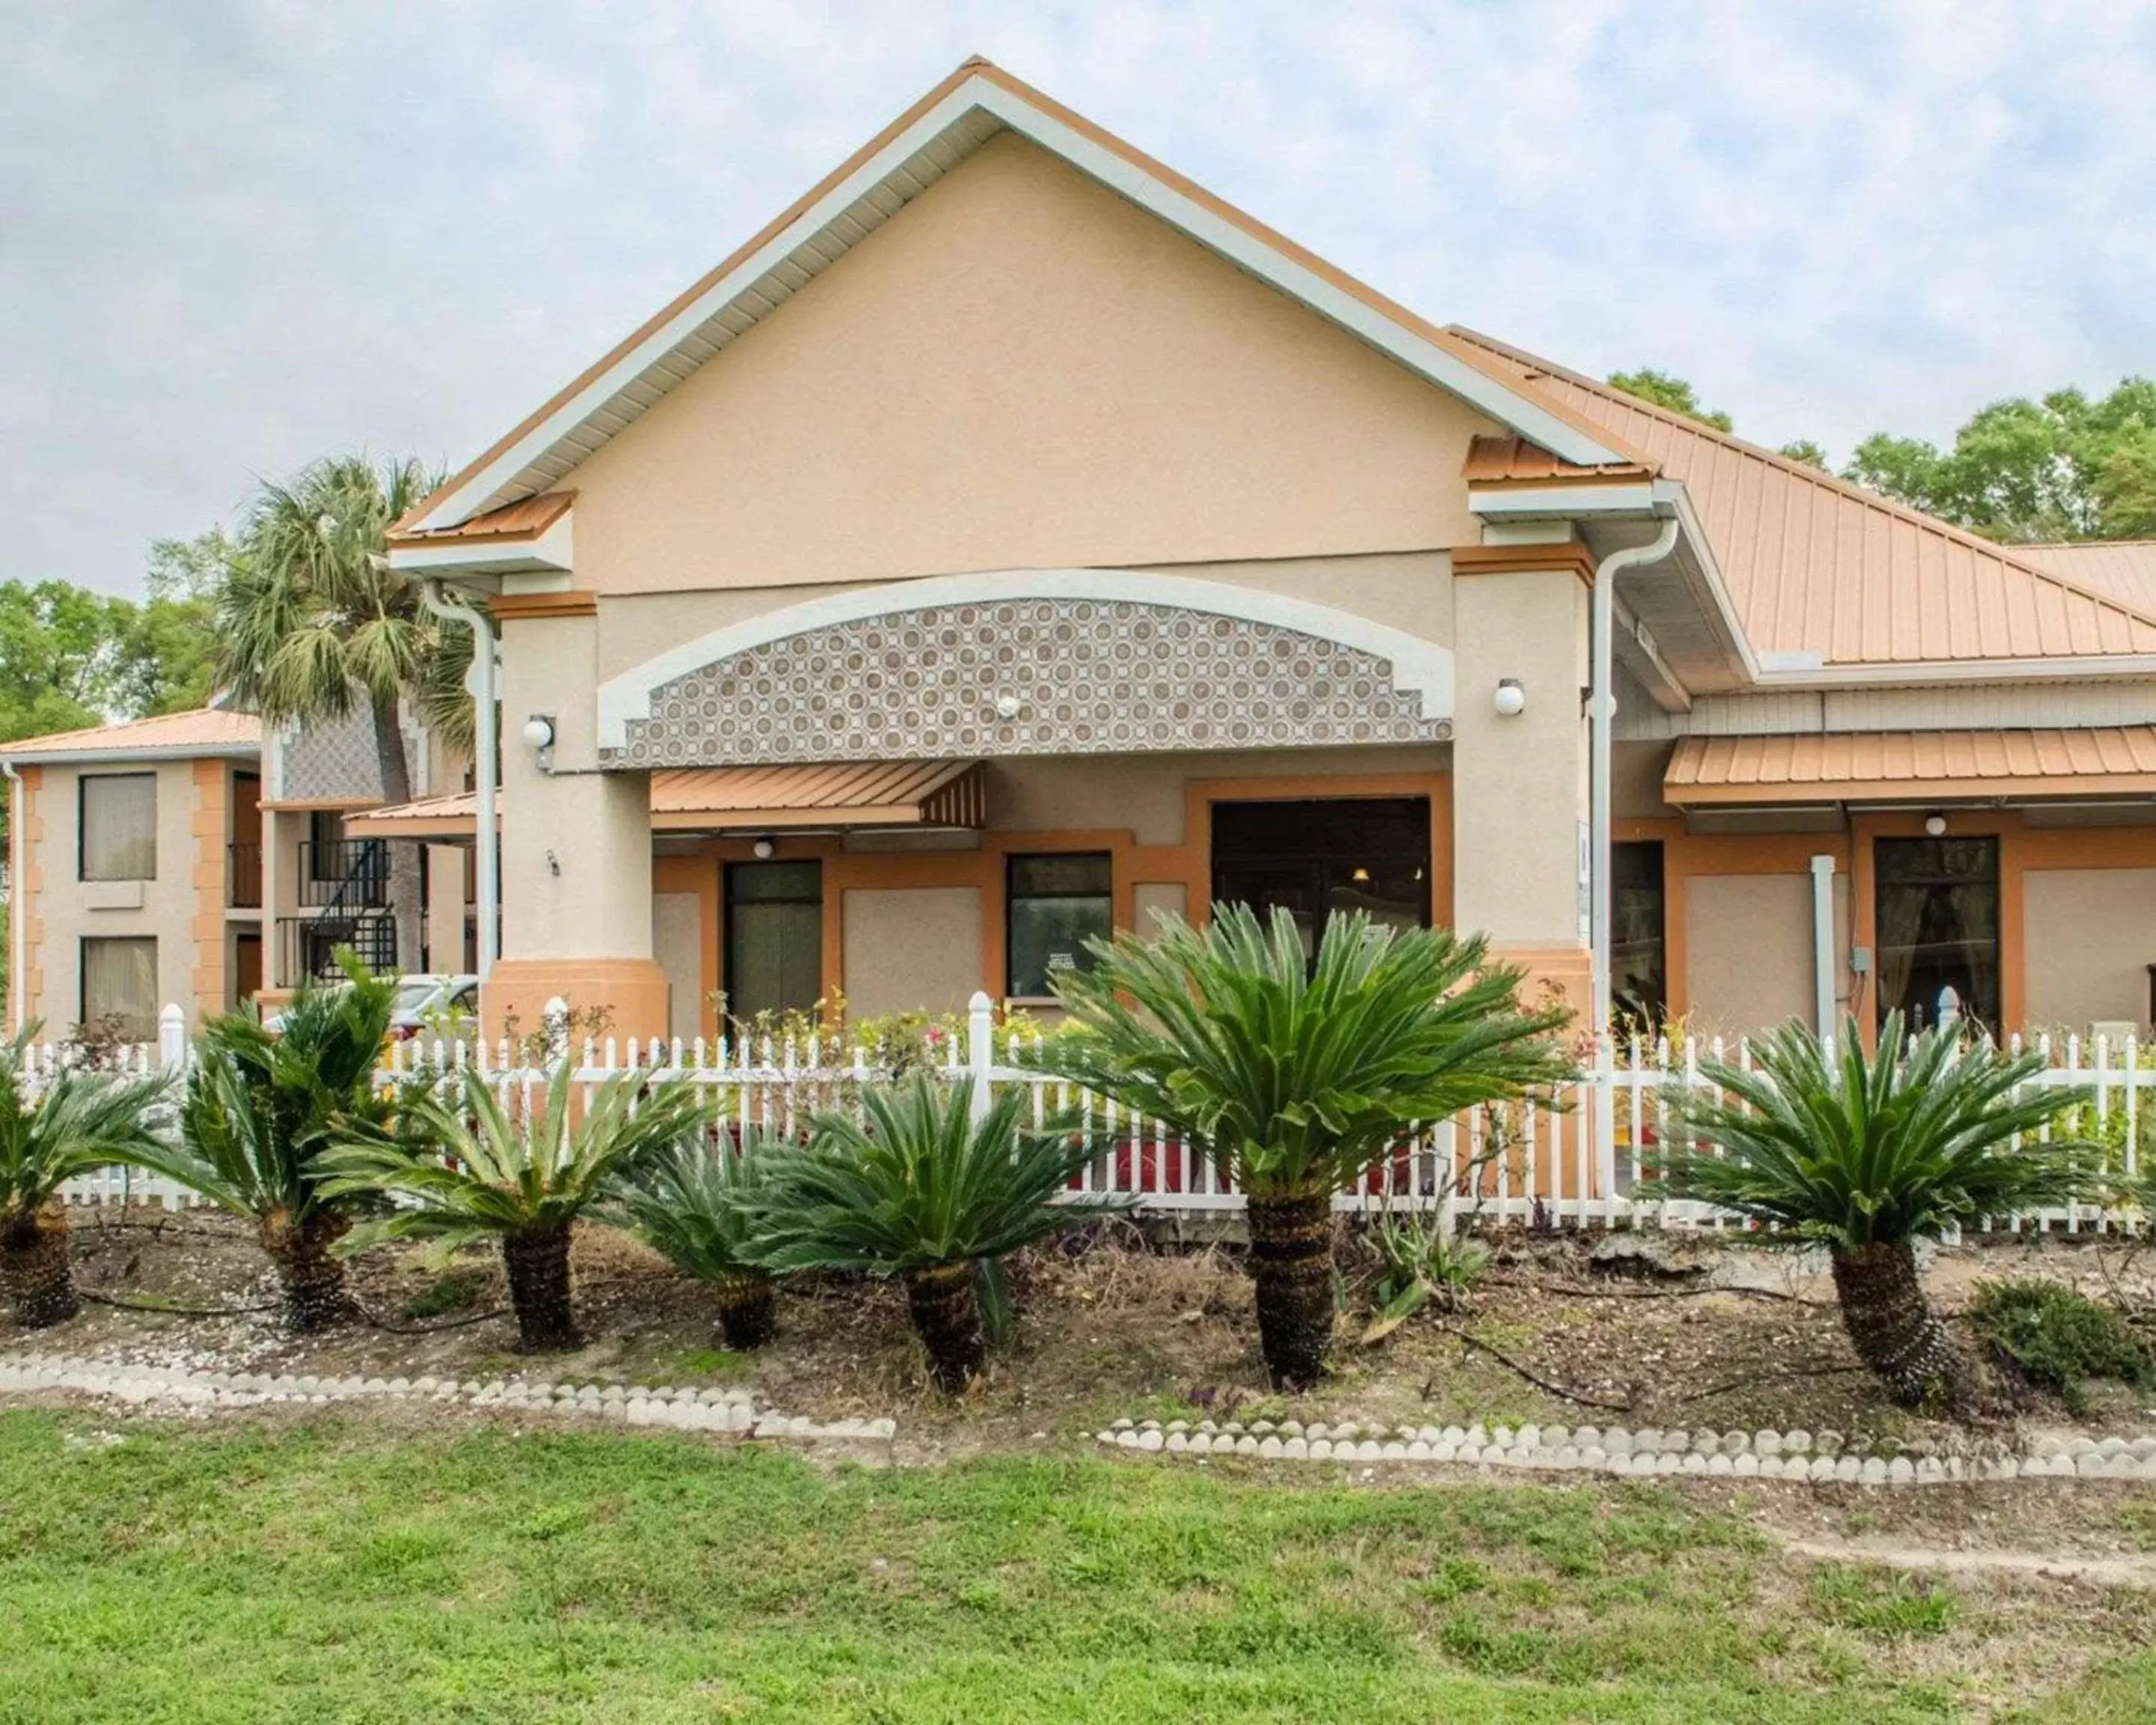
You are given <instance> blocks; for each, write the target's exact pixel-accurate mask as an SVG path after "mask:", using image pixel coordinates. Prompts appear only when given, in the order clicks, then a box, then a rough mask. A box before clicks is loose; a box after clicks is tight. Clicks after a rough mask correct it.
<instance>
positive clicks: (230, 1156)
mask: <svg viewBox="0 0 2156 1725" xmlns="http://www.w3.org/2000/svg"><path fill="white" fill-rule="evenodd" d="M338 962H339V963H340V964H341V965H342V967H343V968H344V972H345V981H344V982H342V983H336V984H331V985H326V986H321V985H308V986H305V987H303V988H301V989H300V993H299V994H298V996H297V997H296V998H295V999H294V1000H293V1003H292V1005H291V1009H290V1011H289V1012H288V1013H287V1014H285V1023H284V1028H283V1029H282V1031H281V1032H280V1034H275V1035H273V1034H270V1033H269V1031H268V1030H265V1029H264V1028H263V1027H262V1024H261V1023H260V1021H259V1019H256V1018H255V1017H254V1015H253V1014H251V1013H247V1012H236V1013H227V1014H224V1015H223V1017H221V1018H215V1019H210V1020H209V1021H208V1023H207V1024H204V1025H203V1033H202V1038H201V1041H200V1045H199V1053H198V1060H197V1063H196V1066H195V1070H194V1071H193V1073H192V1074H190V1075H189V1076H188V1080H187V1094H186V1096H185V1097H184V1098H183V1100H182V1102H181V1104H180V1137H179V1142H177V1143H176V1144H172V1143H163V1142H157V1143H153V1144H149V1145H146V1146H142V1147H138V1148H137V1149H136V1150H135V1151H134V1152H132V1153H131V1154H130V1155H129V1156H128V1157H127V1158H126V1160H128V1161H130V1162H131V1163H134V1164H136V1166H137V1167H141V1168H148V1169H150V1170H151V1172H153V1173H161V1174H163V1175H165V1176H166V1177H167V1178H169V1179H172V1180H175V1181H177V1182H178V1183H180V1184H181V1185H182V1186H185V1187H187V1189H189V1190H190V1191H193V1192H196V1193H198V1194H201V1195H202V1196H203V1197H204V1198H206V1199H209V1200H210V1202H211V1203H213V1204H217V1205H218V1206H219V1207H220V1208H222V1209H226V1210H228V1211H230V1212H231V1213H232V1214H234V1215H238V1216H244V1217H245V1218H247V1219H249V1220H250V1221H252V1222H253V1223H254V1226H255V1230H256V1235H257V1237H258V1238H259V1240H260V1241H261V1243H262V1249H263V1250H264V1251H266V1252H267V1253H269V1257H270V1260H271V1262H273V1263H274V1264H275V1266H276V1267H277V1273H278V1276H279V1279H280V1281H282V1283H283V1284H284V1290H285V1319H286V1322H288V1323H289V1324H290V1326H291V1327H292V1328H294V1329H295V1330H299V1331H302V1332H305V1331H311V1330H319V1329H322V1328H324V1327H327V1326H328V1325H330V1324H332V1323H335V1322H337V1321H338V1320H339V1319H340V1318H341V1317H343V1316H344V1315H345V1313H346V1309H347V1306H348V1303H349V1302H348V1301H347V1300H346V1296H345V1287H344V1266H343V1265H342V1264H341V1263H340V1262H339V1261H338V1260H336V1258H335V1257H334V1256H333V1255H331V1250H330V1248H331V1246H332V1245H335V1244H336V1241H337V1240H338V1239H339V1238H340V1237H341V1235H343V1234H344V1232H345V1230H346V1229H348V1228H349V1227H351V1225H352V1205H351V1204H349V1203H346V1202H345V1201H343V1200H341V1199H340V1198H339V1197H338V1195H337V1194H332V1193H331V1192H329V1191H327V1190H326V1189H325V1187H324V1185H323V1175H322V1168H321V1152H322V1149H323V1147H324V1145H325V1143H326V1140H327V1137H328V1134H329V1132H330V1129H331V1127H332V1125H335V1124H339V1123H341V1122H350V1121H354V1120H359V1121H369V1120H372V1121H381V1120H386V1119H388V1117H389V1113H390V1108H391V1103H390V1101H389V1099H388V1096H385V1095H382V1094H378V1093H377V1091H376V1090H375V1088H374V1074H375V1070H376V1066H377V1063H378V1062H379V1060H380V1059H381V1052H382V1038H383V1037H384V1036H386V1035H387V1034H388V1029H389V1016H390V1012H391V1009H392V1008H393V1004H394V1003H395V1000H396V998H397V985H396V982H395V980H394V978H388V977H377V976H374V975H372V974H370V973H368V971H367V968H366V967H365V966H364V965H362V964H361V963H359V962H358V960H357V959H356V958H354V957H352V954H351V952H349V951H346V952H340V953H339V954H338Z"/></svg>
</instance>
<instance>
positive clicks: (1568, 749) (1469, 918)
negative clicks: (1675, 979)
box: [1452, 546, 1592, 1025]
mask: <svg viewBox="0 0 2156 1725" xmlns="http://www.w3.org/2000/svg"><path fill="white" fill-rule="evenodd" d="M1551 550H1552V552H1553V558H1552V561H1553V562H1562V563H1569V562H1573V559H1572V558H1571V557H1568V556H1566V555H1565V554H1564V548H1563V547H1555V546H1553V547H1551ZM1588 598H1589V592H1588V588H1587V585H1586V583H1584V582H1583V581H1582V580H1581V578H1580V575H1579V572H1578V568H1576V567H1553V568H1551V569H1548V570H1537V569H1532V568H1526V569H1522V568H1504V569H1501V570H1494V571H1491V572H1488V573H1475V574H1465V573H1462V574H1460V575H1458V576H1457V577H1456V578H1455V580H1454V583H1453V628H1454V644H1453V650H1454V654H1455V665H1456V667H1457V673H1458V684H1457V696H1456V706H1455V715H1454V718H1453V745H1452V775H1453V780H1452V782H1453V849H1454V856H1453V870H1454V874H1453V882H1454V885H1453V895H1454V897H1453V902H1454V906H1455V909H1454V919H1453V920H1454V923H1455V927H1458V928H1459V929H1460V930H1461V932H1466V933H1474V932H1481V933H1485V934H1487V935H1488V936H1489V937H1490V942H1491V947H1493V948H1494V949H1495V950H1496V952H1498V953H1499V954H1500V955H1501V956H1502V957H1506V958H1507V959H1508V960H1510V961H1511V962H1512V963H1516V964H1519V965H1522V966H1524V967H1525V968H1526V969H1527V972H1528V973H1529V978H1530V993H1531V995H1532V990H1533V988H1534V987H1535V986H1536V985H1537V984H1538V983H1540V982H1542V981H1543V979H1545V978H1547V979H1548V980H1549V981H1552V982H1554V983H1556V984H1557V986H1558V988H1562V989H1563V992H1564V995H1565V999H1566V1003H1567V1004H1568V1005H1570V1006H1571V1007H1572V1008H1573V1010H1574V1011H1575V1012H1576V1013H1578V1014H1579V1015H1580V1018H1579V1022H1580V1023H1581V1024H1583V1025H1584V1023H1585V1021H1586V1015H1587V1013H1588V1009H1589V990H1590V987H1591V982H1592V954H1591V952H1590V951H1589V931H1588V926H1587V902H1586V900H1585V897H1584V891H1585V886H1584V880H1583V878H1582V875H1581V872H1580V870H1581V863H1582V860H1583V856H1584V850H1585V846H1586V843H1587V840H1586V831H1587V818H1588V803H1587V797H1588V755H1587V721H1586V719H1585V717H1584V715H1583V713H1582V711H1581V696H1580V691H1582V689H1584V687H1585V686H1586V684H1587V680H1588V628H1589V613H1588ZM1507 678H1511V679H1514V680H1517V681H1518V683H1519V685H1520V688H1521V691H1522V694H1523V696H1525V699H1526V705H1525V706H1524V707H1523V708H1522V710H1521V711H1519V712H1517V713H1515V714H1512V715H1510V716H1507V715H1505V714H1502V713H1500V712H1499V711H1497V709H1496V702H1495V697H1496V692H1497V687H1498V685H1499V683H1500V682H1501V681H1502V680H1505V679H1507Z"/></svg>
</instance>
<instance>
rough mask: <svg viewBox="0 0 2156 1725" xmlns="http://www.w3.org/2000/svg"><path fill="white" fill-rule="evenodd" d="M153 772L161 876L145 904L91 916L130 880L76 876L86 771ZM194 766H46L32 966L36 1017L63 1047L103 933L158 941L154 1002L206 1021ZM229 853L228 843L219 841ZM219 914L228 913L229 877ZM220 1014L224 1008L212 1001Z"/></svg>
mask: <svg viewBox="0 0 2156 1725" xmlns="http://www.w3.org/2000/svg"><path fill="white" fill-rule="evenodd" d="M131 772H154V773H156V775H157V878H156V879H155V880H145V881H142V882H141V883H139V884H140V886H141V904H140V905H139V906H115V907H112V908H105V909H92V908H91V903H92V901H93V900H95V899H99V898H103V899H105V900H107V901H110V899H112V898H114V897H125V896H131V893H130V892H129V891H128V889H129V888H131V886H134V885H135V884H136V883H132V882H127V883H121V882H86V881H83V880H78V879H77V878H76V874H77V860H76V859H77V850H76V839H77V831H76V829H77V824H78V822H79V820H80V809H81V803H80V798H79V795H78V793H77V789H76V787H77V784H78V783H79V782H80V778H82V776H83V775H84V774H85V773H93V774H94V773H131ZM198 798H199V793H198V792H197V790H196V788H195V783H194V762H192V761H162V762H156V763H154V764H145V765H143V766H140V767H132V766H128V765H126V764H125V763H122V762H114V763H112V764H110V765H109V766H95V767H82V768H77V767H48V768H44V769H43V780H42V783H40V784H39V786H38V798H37V812H38V817H39V819H40V821H41V823H42V825H43V829H44V830H43V833H42V834H41V836H40V839H39V842H38V846H37V853H38V854H37V868H38V921H39V925H40V927H39V934H38V950H37V952H35V953H34V954H33V955H32V958H31V965H30V968H32V969H33V971H36V972H38V973H41V983H42V985H41V987H40V989H39V991H38V995H37V998H36V999H34V1000H33V1002H32V1003H31V1005H30V1015H31V1016H32V1017H33V1018H41V1019H44V1024H45V1034H46V1035H47V1036H49V1037H51V1038H54V1039H58V1038H59V1037H62V1036H64V1035H65V1034H67V1033H68V1032H69V1031H70V1030H71V1029H73V1028H74V1026H75V1025H76V1024H78V1023H80V1021H81V1018H82V942H83V940H84V938H85V937H92V936H100V935H116V936H145V935H146V936H151V937H154V938H155V939H156V941H157V1004H158V1006H159V1007H160V1008H162V1007H163V1006H165V1005H166V1004H168V1003H171V1002H173V1001H177V1002H178V1003H179V1004H180V1005H182V1006H183V1007H185V1008H186V1009H187V1012H188V1019H189V1023H190V1024H193V1023H196V1022H198V1021H199V1019H200V1012H199V1010H198V1003H197V1001H196V999H195V965H196V962H197V952H196V942H195V937H194V922H195V916H196V914H197V912H198V909H199V908H200V906H198V901H197V891H198V890H197V887H196V885H195V866H196V863H197V860H198V852H197V848H196V839H195V834H194V819H195V810H196V805H197V803H198ZM218 854H219V855H220V857H221V856H222V855H223V840H222V839H219V840H218ZM218 880H219V882H220V885H219V888H218V892H217V894H216V909H217V911H218V914H219V916H222V914H223V888H222V880H223V876H222V875H221V874H220V875H219V876H218ZM115 889H116V890H115ZM213 1004H216V1005H218V1006H221V1005H222V1004H223V1003H222V1002H221V1001H219V1002H217V1003H213Z"/></svg>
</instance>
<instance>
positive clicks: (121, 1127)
mask: <svg viewBox="0 0 2156 1725" xmlns="http://www.w3.org/2000/svg"><path fill="white" fill-rule="evenodd" d="M37 1032H38V1026H37V1025H36V1024H30V1025H28V1026H27V1027H25V1029H23V1033H22V1034H21V1035H19V1036H18V1037H17V1038H16V1039H15V1040H13V1042H10V1043H7V1044H5V1045H0V1291H4V1292H5V1293H6V1295H7V1296H8V1305H9V1307H11V1309H12V1311H13V1316H14V1319H15V1322H17V1323H18V1324H20V1325H22V1326H23V1328H24V1329H40V1328H43V1327H44V1326H46V1325H48V1324H56V1323H60V1322H64V1320H66V1319H68V1318H70V1317H74V1315H75V1313H77V1312H80V1311H81V1310H82V1301H81V1298H80V1296H78V1295H77V1294H76V1292H75V1291H74V1276H73V1275H72V1274H71V1273H70V1272H69V1267H68V1219H67V1211H66V1209H65V1208H64V1206H63V1205H62V1204H61V1203H60V1197H59V1194H60V1187H61V1185H62V1183H64V1182H65V1181H68V1180H71V1179H74V1178H75V1177H76V1176H77V1175H79V1174H86V1173H91V1172H93V1171H94V1170H95V1169H98V1168H109V1167H110V1166H111V1165H112V1164H113V1163H123V1162H128V1161H131V1160H132V1159H134V1158H135V1157H136V1154H137V1153H140V1152H141V1150H143V1149H144V1148H145V1147H149V1148H152V1149H154V1148H155V1147H156V1145H157V1137H156V1134H155V1132H154V1131H153V1130H152V1128H151V1123H150V1119H149V1111H150V1110H151V1108H152V1107H153V1106H155V1105H156V1103H157V1099H158V1098H159V1097H160V1096H162V1095H163V1094H164V1092H165V1088H166V1084H167V1080H166V1079H164V1078H162V1077H151V1078H123V1077H121V1076H119V1075H118V1074H116V1073H110V1072H89V1071H65V1072H59V1073H56V1074H54V1076H52V1077H50V1078H49V1079H48V1080H47V1081H46V1082H45V1084H44V1088H43V1089H42V1090H40V1091H37V1092H35V1093H34V1094H33V1092H32V1091H31V1089H30V1087H29V1086H28V1085H27V1084H26V1083H25V1081H24V1077H23V1050H24V1049H25V1048H26V1047H27V1046H28V1045H29V1043H30V1041H31V1040H32V1039H33V1037H35V1036H36V1034H37Z"/></svg>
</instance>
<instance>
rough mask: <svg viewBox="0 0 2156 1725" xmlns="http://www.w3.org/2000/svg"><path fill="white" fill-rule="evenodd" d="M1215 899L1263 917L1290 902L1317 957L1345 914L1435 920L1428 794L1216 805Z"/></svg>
mask: <svg viewBox="0 0 2156 1725" xmlns="http://www.w3.org/2000/svg"><path fill="white" fill-rule="evenodd" d="M1212 886H1213V902H1214V903H1215V904H1235V903H1242V904H1246V905H1249V906H1250V907H1251V908H1252V909H1253V910H1255V911H1256V912H1257V913H1258V915H1259V916H1260V918H1261V919H1270V916H1271V915H1272V912H1273V910H1274V908H1275V907H1276V906H1286V908H1287V910H1288V911H1289V912H1290V913H1291V915H1292V916H1294V918H1295V920H1296V926H1297V927H1299V928H1300V929H1301V932H1302V944H1303V948H1304V950H1305V951H1306V952H1309V953H1311V954H1312V956H1313V957H1314V956H1315V955H1316V953H1317V943H1318V942H1319V941H1320V940H1322V939H1323V938H1324V934H1325V925H1326V923H1327V921H1328V920H1329V919H1330V918H1331V917H1332V916H1333V915H1334V914H1335V913H1336V912H1338V911H1349V910H1359V911H1368V913H1369V914H1370V916H1371V917H1372V919H1373V921H1376V922H1382V923H1387V924H1389V925H1391V926H1392V927H1398V928H1427V927H1430V798H1427V797H1339V798H1308V799H1297V800H1292V801H1282V802H1278V803H1214V805H1213V881H1212Z"/></svg>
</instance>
